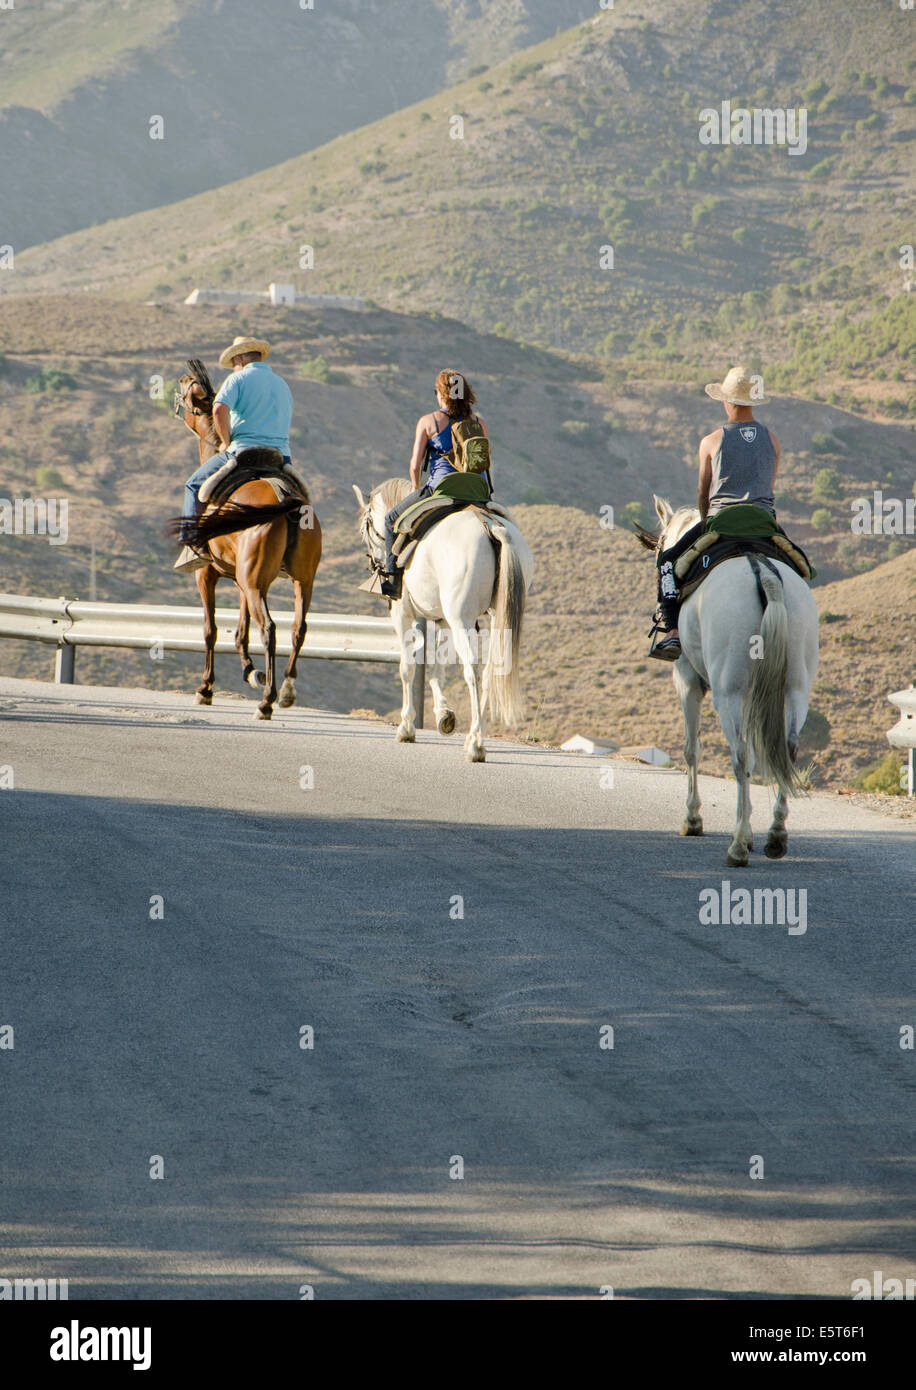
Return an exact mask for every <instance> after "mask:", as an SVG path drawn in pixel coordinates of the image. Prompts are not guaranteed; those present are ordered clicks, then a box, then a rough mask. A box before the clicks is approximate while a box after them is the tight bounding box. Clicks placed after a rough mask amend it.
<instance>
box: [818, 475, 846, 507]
mask: <svg viewBox="0 0 916 1390" xmlns="http://www.w3.org/2000/svg"><path fill="white" fill-rule="evenodd" d="M812 494H813V496H814V497H815V498H816V499H817V501H818V502H833V501H835V500H836V499H837V498H838V497H842V496H843V486H842V483H841V481H840V475H839V473H838V472H837V471H836V469H835V468H821V469H819V470H818V472H817V473H816V475H815V478H814V487H813V488H812Z"/></svg>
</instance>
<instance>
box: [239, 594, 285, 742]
mask: <svg viewBox="0 0 916 1390" xmlns="http://www.w3.org/2000/svg"><path fill="white" fill-rule="evenodd" d="M245 597H246V598H247V600H248V607H249V608H250V609H251V613H252V616H253V617H254V620H255V622H256V623H257V624H258V627H259V628H260V629H261V641H262V642H263V643H264V685H265V691H264V699H263V700H262V701H261V703H260V704H259V705H258V709H257V713H256V715H255V719H271V718H272V717H273V706H274V702H275V701H276V698H277V685H276V679H275V677H276V658H277V627H276V624H275V622H274V620H273V618H272V617H271V616H270V609H269V608H268V606H267V594H266V593H263V592H262V591H261V590H260V589H254V588H252V589H249V590H248V592H247V594H246V595H245Z"/></svg>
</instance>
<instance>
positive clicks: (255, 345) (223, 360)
mask: <svg viewBox="0 0 916 1390" xmlns="http://www.w3.org/2000/svg"><path fill="white" fill-rule="evenodd" d="M243 352H259V353H260V354H261V361H262V362H263V360H264V358H265V357H269V356H270V343H265V342H264V339H263V338H236V340H235V342H234V343H233V344H232V346H231V347H227V348H226V351H225V352H221V353H220V358H219V365H220V366H221V367H225V368H227V370H228V369H229V368H230V367H231V366H232V361H233V358H235V357H241V355H242V353H243Z"/></svg>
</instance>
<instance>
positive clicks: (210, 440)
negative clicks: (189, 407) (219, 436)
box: [194, 415, 220, 463]
mask: <svg viewBox="0 0 916 1390" xmlns="http://www.w3.org/2000/svg"><path fill="white" fill-rule="evenodd" d="M198 419H200V420H201V421H203V420H206V421H207V427H206V429H207V432H206V434H203V433H201V431H200V430H195V431H194V433H195V434H196V435H197V448H198V452H199V454H200V461H201V463H206V462H207V459H212V457H213V455H214V454H218V453H219V451H220V445H219V442H218V440H216V439H215V438H214V432H213V417H212V416H210V415H201V416H198Z"/></svg>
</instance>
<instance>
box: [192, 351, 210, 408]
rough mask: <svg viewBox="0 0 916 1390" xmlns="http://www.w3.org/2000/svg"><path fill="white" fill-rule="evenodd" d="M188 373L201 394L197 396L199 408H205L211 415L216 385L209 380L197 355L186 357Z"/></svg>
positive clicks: (208, 374)
mask: <svg viewBox="0 0 916 1390" xmlns="http://www.w3.org/2000/svg"><path fill="white" fill-rule="evenodd" d="M188 375H189V376H190V377H191V379H192V380H193V381H194V382H195V383H196V384H197V385H198V386H199V387H200V389H201V392H202V395H201V396H198V400H199V401H200V405H201V409H203V410H206V412H207V414H208V415H212V414H213V402H214V400H215V398H216V387H215V386H214V385H213V382H212V381H211V380H210V373H209V372H208V371H207V369H206V367H205V366H204V364H203V362H201V360H200V358H199V357H189V358H188Z"/></svg>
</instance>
